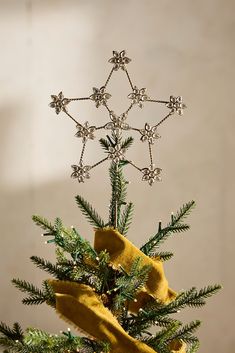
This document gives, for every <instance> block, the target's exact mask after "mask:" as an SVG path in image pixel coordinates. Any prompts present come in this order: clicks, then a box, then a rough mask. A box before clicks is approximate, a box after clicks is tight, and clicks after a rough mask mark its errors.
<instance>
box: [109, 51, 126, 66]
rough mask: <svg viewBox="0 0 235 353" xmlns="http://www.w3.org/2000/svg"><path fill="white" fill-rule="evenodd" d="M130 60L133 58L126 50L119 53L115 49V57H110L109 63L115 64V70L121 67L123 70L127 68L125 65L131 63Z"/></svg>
mask: <svg viewBox="0 0 235 353" xmlns="http://www.w3.org/2000/svg"><path fill="white" fill-rule="evenodd" d="M130 61H131V59H129V58H128V57H126V52H125V50H122V51H121V52H120V53H118V52H117V51H113V57H112V58H111V59H109V63H111V64H114V66H113V69H114V70H115V71H117V70H118V69H120V68H121V69H122V70H125V69H126V67H125V65H126V64H129V62H130Z"/></svg>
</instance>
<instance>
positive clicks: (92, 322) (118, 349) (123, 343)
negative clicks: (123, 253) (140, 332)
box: [49, 280, 156, 353]
mask: <svg viewBox="0 0 235 353" xmlns="http://www.w3.org/2000/svg"><path fill="white" fill-rule="evenodd" d="M49 283H50V285H51V286H52V288H53V290H54V292H55V296H56V310H57V312H58V313H59V314H60V315H61V316H62V317H63V318H64V319H65V320H66V321H69V322H71V323H73V324H74V325H75V326H76V327H77V328H79V329H82V330H83V331H85V332H86V333H87V334H89V335H91V336H92V337H94V338H96V339H98V340H101V341H107V342H109V343H110V347H111V350H110V353H125V352H128V353H156V352H155V351H154V350H153V349H152V348H151V347H149V346H147V345H146V344H144V343H143V342H140V341H138V340H136V339H134V338H133V337H131V336H129V335H128V334H127V333H126V332H125V330H124V329H123V328H122V327H121V325H120V324H119V322H118V321H117V319H116V318H115V317H114V316H113V314H112V313H111V312H110V311H109V310H108V309H107V308H105V307H104V305H103V303H102V301H101V300H100V299H99V297H98V296H97V295H96V294H95V292H94V291H93V289H92V288H91V287H89V286H87V285H84V284H78V283H74V282H65V281H56V280H49Z"/></svg>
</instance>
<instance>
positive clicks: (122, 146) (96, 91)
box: [50, 50, 186, 185]
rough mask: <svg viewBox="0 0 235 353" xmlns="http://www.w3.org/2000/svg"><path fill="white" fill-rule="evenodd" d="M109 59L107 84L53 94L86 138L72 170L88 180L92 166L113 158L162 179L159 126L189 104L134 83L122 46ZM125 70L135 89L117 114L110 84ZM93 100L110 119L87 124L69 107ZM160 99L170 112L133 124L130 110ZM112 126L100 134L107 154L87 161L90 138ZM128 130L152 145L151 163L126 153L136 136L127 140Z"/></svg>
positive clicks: (58, 109)
mask: <svg viewBox="0 0 235 353" xmlns="http://www.w3.org/2000/svg"><path fill="white" fill-rule="evenodd" d="M108 62H109V63H111V64H112V65H113V67H112V69H111V72H110V74H109V75H108V78H107V80H106V82H105V84H104V85H103V86H101V87H100V88H96V87H94V88H93V92H92V94H90V95H89V96H87V97H81V98H65V97H64V95H63V93H62V92H60V93H59V94H58V95H52V96H51V98H52V102H51V103H50V107H51V108H54V109H55V111H56V114H59V113H61V112H63V113H65V114H66V115H67V116H68V117H69V118H70V119H71V120H73V121H74V123H75V124H76V129H77V133H76V134H75V136H76V137H78V138H80V139H81V140H82V144H83V145H82V151H81V156H80V160H79V162H78V163H77V164H74V165H72V166H71V167H72V171H73V172H72V174H71V177H72V178H75V179H77V180H78V182H79V183H80V182H84V181H85V179H89V178H90V172H91V170H92V169H94V168H95V167H97V166H98V165H100V164H102V163H104V162H105V161H107V160H111V162H112V163H115V164H116V165H119V164H120V163H122V164H123V163H124V164H129V165H131V166H133V167H134V168H135V169H137V170H138V171H139V172H140V173H141V175H142V180H145V181H147V182H148V183H149V185H152V184H153V183H154V182H155V181H156V180H157V181H160V180H161V171H162V169H161V168H159V167H155V164H154V163H153V152H152V149H153V145H154V143H155V141H156V140H157V139H158V138H159V137H160V135H159V133H158V131H157V129H158V127H159V126H160V125H161V124H162V123H163V122H165V121H166V120H167V119H168V118H169V117H170V116H173V115H174V114H175V113H176V114H178V115H182V114H183V110H184V109H185V108H186V105H185V104H184V103H183V101H182V97H181V96H170V98H169V100H160V99H152V98H150V96H149V95H148V93H147V90H146V88H138V87H137V86H136V85H134V84H133V83H132V80H131V78H130V75H129V73H128V71H127V68H126V65H128V64H129V63H130V62H131V59H129V58H128V57H127V56H126V52H125V50H122V51H121V52H120V53H119V52H117V51H113V57H112V58H111V59H109V60H108ZM120 69H121V70H122V71H123V72H124V74H125V75H126V77H127V80H128V83H129V85H130V87H131V92H130V94H128V96H127V97H128V99H129V100H130V105H129V107H128V108H127V110H126V111H125V112H123V113H122V114H120V115H117V114H116V113H115V112H114V111H113V110H112V109H111V108H110V106H109V99H110V98H111V97H112V96H111V94H110V93H108V92H107V86H108V83H109V82H110V79H111V78H112V77H113V74H114V73H115V71H118V70H120ZM83 100H90V101H93V102H94V103H95V106H96V108H100V107H103V108H104V109H105V110H106V111H107V113H108V115H109V121H108V122H107V123H106V124H104V125H102V126H90V124H89V122H88V121H86V122H85V124H81V123H80V122H78V121H77V120H76V119H75V118H74V117H73V116H72V115H71V114H70V113H69V111H68V106H69V104H70V103H71V102H74V101H83ZM149 102H150V103H159V104H163V105H165V106H166V108H167V109H168V113H167V115H166V116H165V117H164V118H163V119H161V120H160V121H159V122H157V123H156V124H155V125H153V126H150V124H149V123H147V122H146V123H145V124H144V127H143V128H142V129H138V128H136V127H133V126H131V125H130V124H129V123H128V122H127V118H128V115H129V112H130V111H131V110H132V109H133V108H134V107H139V108H141V109H142V108H143V107H144V104H145V103H149ZM103 129H104V130H109V131H110V133H111V135H110V136H109V135H106V138H100V140H99V142H100V144H101V146H102V148H103V149H104V153H105V155H106V157H104V158H103V159H101V160H100V161H98V162H97V163H95V164H93V165H86V164H84V153H85V148H86V146H87V144H88V141H89V142H90V141H92V140H94V139H95V137H96V136H95V135H96V132H97V131H98V130H103ZM126 131H134V132H137V133H138V134H139V137H140V141H142V142H143V143H145V144H147V145H148V152H149V159H150V164H149V165H148V166H147V167H146V166H145V167H142V168H141V167H138V166H137V165H136V164H135V163H134V162H133V161H131V160H129V159H128V158H127V157H126V152H127V149H128V148H129V147H130V146H131V144H132V142H133V140H134V139H133V137H132V136H129V137H127V138H126V139H124V140H123V133H124V132H126Z"/></svg>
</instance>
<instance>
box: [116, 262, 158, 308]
mask: <svg viewBox="0 0 235 353" xmlns="http://www.w3.org/2000/svg"><path fill="white" fill-rule="evenodd" d="M151 268H152V267H151V266H149V265H144V266H143V265H142V259H141V258H139V257H138V258H136V259H135V260H134V262H133V264H132V267H131V269H130V271H129V273H127V272H126V271H125V270H124V269H123V268H122V267H120V270H121V271H122V275H121V276H120V277H119V278H118V279H117V280H116V287H115V288H114V289H113V290H114V292H116V293H117V295H116V296H115V298H114V304H113V307H114V310H115V311H119V310H121V309H122V307H123V306H124V303H125V302H126V301H127V300H134V298H135V295H136V294H137V293H138V291H139V290H140V289H141V288H142V287H143V286H144V285H145V283H146V281H147V280H148V276H149V272H150V270H151Z"/></svg>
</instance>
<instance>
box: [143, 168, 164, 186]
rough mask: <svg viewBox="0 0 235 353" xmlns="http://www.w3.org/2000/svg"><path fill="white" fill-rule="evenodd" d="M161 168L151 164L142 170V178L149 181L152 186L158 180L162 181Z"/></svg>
mask: <svg viewBox="0 0 235 353" xmlns="http://www.w3.org/2000/svg"><path fill="white" fill-rule="evenodd" d="M161 171H162V169H161V168H155V166H154V164H151V165H150V166H149V167H148V168H142V169H141V172H142V173H143V177H142V180H144V181H148V183H149V185H150V186H152V185H153V183H154V182H155V181H156V180H157V181H161V180H162V179H161V177H160V174H161Z"/></svg>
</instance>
